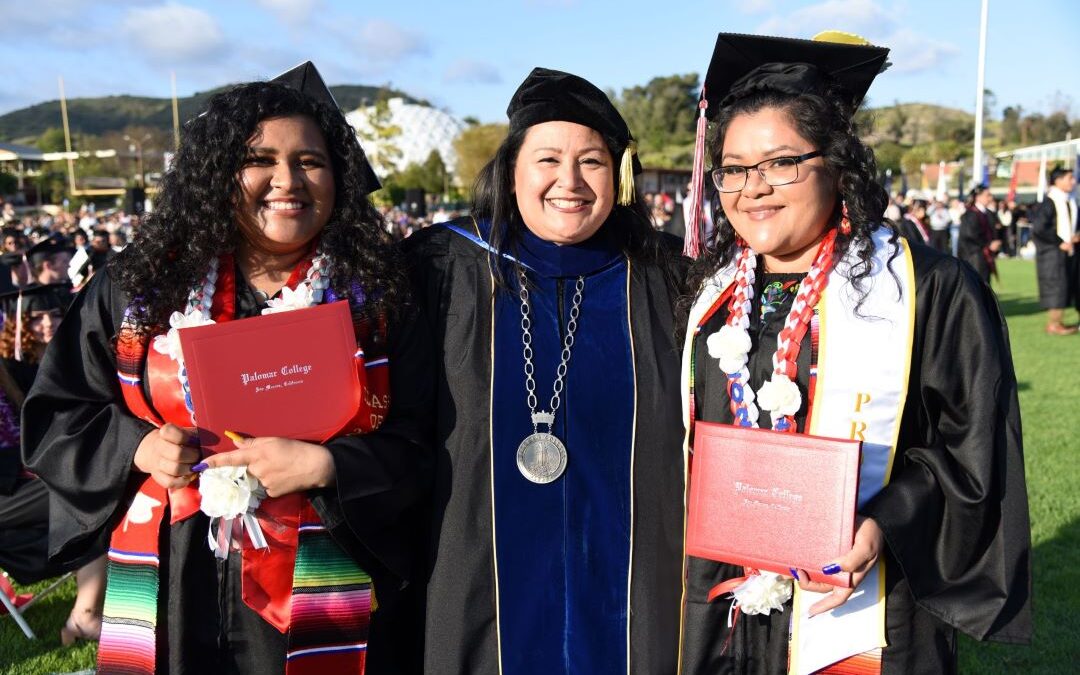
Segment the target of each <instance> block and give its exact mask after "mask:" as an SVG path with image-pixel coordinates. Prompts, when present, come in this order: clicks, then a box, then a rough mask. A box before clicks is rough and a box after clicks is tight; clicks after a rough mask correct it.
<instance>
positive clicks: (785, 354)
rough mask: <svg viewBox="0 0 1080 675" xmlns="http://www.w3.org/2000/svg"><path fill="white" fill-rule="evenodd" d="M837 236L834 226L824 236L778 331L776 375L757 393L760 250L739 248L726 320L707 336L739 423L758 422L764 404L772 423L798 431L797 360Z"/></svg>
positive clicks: (776, 428)
mask: <svg viewBox="0 0 1080 675" xmlns="http://www.w3.org/2000/svg"><path fill="white" fill-rule="evenodd" d="M835 241H836V230H830V231H829V233H828V234H827V235H825V238H824V239H822V241H821V244H820V245H819V247H818V251H817V255H816V256H815V257H814V263H813V265H811V266H810V271H809V272H808V273H807V275H806V279H805V280H804V281H803V282H802V283H801V284H800V285H799V292H798V293H797V294H796V296H795V300H794V301H793V302H792V304H791V311H790V312H788V316H787V319H786V320H785V321H784V327H783V329H781V331H780V334H779V335H778V336H777V346H776V351H775V352H774V353H773V357H772V364H773V375H772V378H771V379H769V380H767V381H766V382H765V383H764V384H763V385H761V389H760V390H759V391H758V392H757V394H756V395H755V392H754V390H753V388H752V387H751V386H750V372H749V370H748V369H747V364H748V363H749V361H750V356H749V355H750V348H751V346H752V342H751V339H750V333H749V330H748V329H749V328H750V312H751V311H752V306H751V295H752V289H753V285H754V279H755V276H754V268H755V267H756V265H757V255H756V254H755V253H754V251H753V250H751V249H750V247H748V246H744V247H743V249H742V251H741V252H740V254H739V258H738V267H737V270H736V273H735V280H734V289H733V292H732V295H731V303H730V305H729V313H728V318H727V321H726V322H725V324H724V326H722V327H721V328H720V330H718V331H717V332H715V333H713V334H712V335H710V336H709V338H708V340H707V341H706V344H707V345H708V348H709V355H710V356H712V357H714V358H716V359H719V361H720V369H721V370H723V371H724V372H725V373H726V374H727V377H728V380H727V393H728V399H729V400H730V402H731V403H730V405H731V412H732V415H734V418H735V424H737V425H739V426H743V427H752V428H756V427H757V426H758V405H760V406H761V408H762V409H764V410H768V411H769V415H770V417H771V418H772V424H773V429H775V430H776V431H784V432H789V433H794V432H795V431H796V429H795V414H796V413H797V412H798V411H799V409H800V408H801V407H802V394H801V393H800V392H799V387H798V385H797V384H795V381H794V380H795V377H796V374H797V373H798V365H797V363H796V360H797V359H798V356H799V350H800V348H801V343H802V338H803V336H804V335H805V334H806V329H807V327H808V326H809V325H810V319H811V318H812V317H813V315H814V305H816V304H817V302H818V300H819V299H820V298H821V293H822V291H824V290H825V285H826V284H827V283H828V279H829V271H830V270H831V269H832V266H833V250H834V247H835ZM755 402H756V404H755Z"/></svg>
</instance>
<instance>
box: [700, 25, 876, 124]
mask: <svg viewBox="0 0 1080 675" xmlns="http://www.w3.org/2000/svg"><path fill="white" fill-rule="evenodd" d="M837 36H839V39H848V41H846V42H834V41H832V40H834V39H837ZM860 41H861V38H859V37H858V36H854V35H850V34H844V33H830V34H828V35H827V36H825V35H823V36H820V37H819V38H818V39H814V40H799V39H794V38H782V37H770V36H766V35H743V34H739V33H720V34H719V35H718V36H717V38H716V47H714V48H713V55H712V59H711V60H710V62H709V71H708V73H707V74H706V75H705V98H706V99H707V100H708V103H709V107H708V109H707V115H708V116H709V117H714V116H715V115H716V113H717V112H719V110H720V108H722V107H723V106H725V105H727V104H729V103H731V102H732V101H735V100H737V99H739V98H741V97H743V96H745V95H747V94H749V93H751V92H754V91H780V92H783V93H789V94H796V95H797V94H803V93H810V92H819V91H821V90H822V88H823V87H824V86H825V85H826V84H827V83H828V82H829V81H830V80H835V81H836V82H838V83H839V84H840V85H841V86H842V87H843V88H844V90H845V91H846V93H847V95H848V96H849V97H850V102H851V109H852V111H854V110H855V108H857V107H858V105H859V103H860V102H861V101H862V99H863V97H864V96H866V92H867V90H868V89H870V84H871V83H872V82H873V81H874V78H875V77H877V74H878V73H880V72H881V71H882V70H883V69H884V67H885V66H886V65H887V64H886V57H887V56H888V54H889V50H888V49H887V48H885V47H875V46H873V45H870V44H858V42H860ZM863 42H864V41H863Z"/></svg>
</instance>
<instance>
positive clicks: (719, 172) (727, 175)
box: [712, 150, 821, 192]
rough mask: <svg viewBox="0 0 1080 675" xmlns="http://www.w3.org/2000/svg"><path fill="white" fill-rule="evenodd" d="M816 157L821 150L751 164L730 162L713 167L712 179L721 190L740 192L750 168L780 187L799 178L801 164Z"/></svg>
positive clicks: (774, 185) (771, 183) (770, 183)
mask: <svg viewBox="0 0 1080 675" xmlns="http://www.w3.org/2000/svg"><path fill="white" fill-rule="evenodd" d="M815 157H821V150H814V151H813V152H808V153H806V154H805V155H799V156H798V157H773V158H772V159H763V160H761V161H760V162H758V163H757V164H754V165H751V166H740V165H738V164H728V165H725V166H721V167H720V168H718V169H713V171H712V179H713V183H714V184H715V185H716V189H717V190H719V191H720V192H738V191H740V190H742V189H743V188H744V187H746V181H747V180H748V179H749V178H750V170H751V169H755V170H756V171H757V172H758V175H759V176H761V180H763V181H765V183H766V184H768V185H771V186H773V187H779V186H781V185H787V184H788V183H794V182H795V181H797V180H799V164H801V163H803V162H805V161H806V160H808V159H813V158H815Z"/></svg>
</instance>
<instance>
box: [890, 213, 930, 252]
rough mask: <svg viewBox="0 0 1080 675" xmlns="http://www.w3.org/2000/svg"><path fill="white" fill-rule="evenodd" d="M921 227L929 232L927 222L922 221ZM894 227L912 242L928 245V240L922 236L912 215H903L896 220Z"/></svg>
mask: <svg viewBox="0 0 1080 675" xmlns="http://www.w3.org/2000/svg"><path fill="white" fill-rule="evenodd" d="M923 227H924V228H926V229H927V232H929V226H928V225H927V224H925V223H923ZM894 229H895V230H896V231H897V232H898V233H899V234H900V236H901V237H903V238H904V239H907V240H908V241H909V242H911V243H912V244H919V245H921V246H929V245H930V242H929V241H928V240H927V239H925V238H923V234H922V230H920V229H919V224H918V223H916V222H915V221H914V220H913V217H909V216H908V215H905V216H904V217H903V218H901V219H900V220H898V221H897V222H896V224H895V227H894Z"/></svg>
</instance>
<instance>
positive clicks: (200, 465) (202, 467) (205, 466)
mask: <svg viewBox="0 0 1080 675" xmlns="http://www.w3.org/2000/svg"><path fill="white" fill-rule="evenodd" d="M209 468H210V465H209V464H207V463H206V462H199V463H198V464H196V465H195V466H193V467H191V473H199V472H201V471H205V470H206V469H209Z"/></svg>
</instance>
